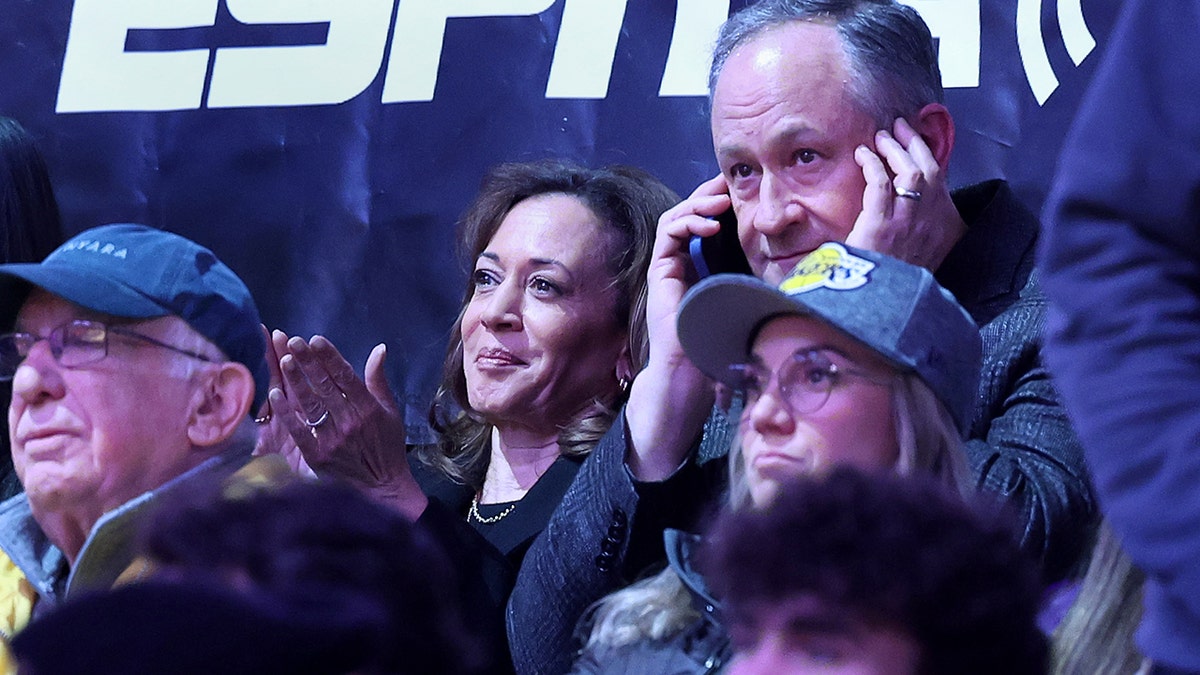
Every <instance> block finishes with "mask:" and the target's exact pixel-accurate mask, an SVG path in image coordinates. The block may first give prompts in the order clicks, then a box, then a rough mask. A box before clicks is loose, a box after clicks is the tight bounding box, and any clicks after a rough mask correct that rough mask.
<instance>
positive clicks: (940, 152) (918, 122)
mask: <svg viewBox="0 0 1200 675" xmlns="http://www.w3.org/2000/svg"><path fill="white" fill-rule="evenodd" d="M912 125H913V129H914V130H915V131H916V132H917V133H918V134H920V135H921V138H923V139H925V144H926V145H928V146H929V151H930V152H932V153H933V158H934V159H935V160H937V163H938V166H940V167H942V171H943V172H945V170H946V167H947V166H948V165H949V164H950V152H951V151H952V150H954V118H953V117H951V116H950V111H949V110H947V109H946V106H944V105H942V104H941V103H930V104H928V105H926V106H925V107H924V108H921V110H920V111H919V112H917V114H916V116H915V118H914V119H913V120H912Z"/></svg>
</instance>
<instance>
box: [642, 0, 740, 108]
mask: <svg viewBox="0 0 1200 675" xmlns="http://www.w3.org/2000/svg"><path fill="white" fill-rule="evenodd" d="M728 16H729V0H679V2H678V4H677V5H676V7H675V32H674V33H672V35H671V51H670V52H668V53H667V66H666V68H664V69H663V77H662V84H661V85H660V86H659V88H658V95H659V96H707V95H708V67H709V64H710V63H711V62H712V48H713V43H715V42H716V40H717V32H718V31H719V30H720V29H721V24H723V23H725V19H726V17H728Z"/></svg>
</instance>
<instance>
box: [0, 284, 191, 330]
mask: <svg viewBox="0 0 1200 675" xmlns="http://www.w3.org/2000/svg"><path fill="white" fill-rule="evenodd" d="M78 320H84V321H97V322H100V323H104V324H107V325H110V326H122V325H133V324H136V325H138V326H143V327H145V329H148V330H155V329H161V330H168V329H169V328H170V327H171V326H172V324H174V323H175V322H179V323H183V320H182V319H180V318H178V317H174V316H164V317H156V318H153V319H131V318H128V317H122V316H114V315H112V314H105V313H103V312H97V311H95V310H92V309H88V308H87V307H83V306H81V305H77V304H75V303H74V302H71V301H70V300H67V299H65V298H63V297H61V296H58V295H55V294H53V293H51V292H49V291H46V290H43V289H41V288H37V287H34V288H33V289H32V290H30V291H29V295H27V296H26V298H25V302H24V303H22V304H21V308H20V310H18V311H17V316H16V320H15V321H14V323H13V330H14V331H17V332H22V333H34V334H38V335H44V334H46V333H47V332H49V331H50V330H53V329H54V328H57V327H58V326H61V325H62V324H64V323H66V322H68V321H78ZM172 320H174V321H172Z"/></svg>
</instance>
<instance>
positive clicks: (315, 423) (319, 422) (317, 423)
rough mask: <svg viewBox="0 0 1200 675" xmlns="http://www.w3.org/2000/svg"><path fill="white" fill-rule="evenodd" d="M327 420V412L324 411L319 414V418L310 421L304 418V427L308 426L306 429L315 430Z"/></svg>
mask: <svg viewBox="0 0 1200 675" xmlns="http://www.w3.org/2000/svg"><path fill="white" fill-rule="evenodd" d="M328 420H329V411H328V410H326V411H325V412H323V413H321V416H320V417H318V418H317V419H315V420H310V419H307V418H305V420H304V423H305V424H306V425H308V427H309V428H310V429H316V428H317V427H319V426H321V425H322V424H325V422H326V421H328Z"/></svg>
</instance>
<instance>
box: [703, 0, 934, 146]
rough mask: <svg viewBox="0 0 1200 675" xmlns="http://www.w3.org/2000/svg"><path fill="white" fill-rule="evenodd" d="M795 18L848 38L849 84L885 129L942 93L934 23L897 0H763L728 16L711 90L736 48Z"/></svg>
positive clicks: (713, 67)
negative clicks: (931, 25) (931, 28)
mask: <svg viewBox="0 0 1200 675" xmlns="http://www.w3.org/2000/svg"><path fill="white" fill-rule="evenodd" d="M793 21H808V22H814V23H824V24H827V25H830V26H832V27H833V28H834V29H835V30H836V31H837V33H838V36H839V37H840V38H841V42H842V48H843V49H844V50H845V55H846V62H847V68H848V70H849V73H850V80H851V81H850V82H849V87H848V91H849V93H850V95H851V97H852V99H853V100H854V101H855V102H856V103H857V104H858V106H859V108H860V109H861V110H862V111H863V112H864V113H866V114H867V115H869V116H870V117H871V118H872V119H873V120H875V123H876V124H877V125H878V126H879V128H881V129H891V127H892V123H893V121H895V119H896V118H897V117H907V116H909V115H912V114H913V113H915V112H917V111H918V110H920V109H921V108H922V107H923V106H925V105H926V104H929V103H941V102H942V100H943V92H942V75H941V70H940V69H939V68H938V62H937V50H936V48H935V45H934V42H933V36H932V35H931V34H930V32H929V27H928V26H927V25H926V24H925V21H924V20H923V19H922V18H921V15H920V14H919V13H917V10H915V9H913V8H912V7H909V6H908V5H904V4H901V3H899V2H896V1H895V0H760V2H756V3H754V4H751V5H749V6H747V7H746V8H744V9H742V10H741V11H739V12H737V13H736V14H734V15H733V16H731V17H729V20H728V21H726V22H725V23H724V24H723V25H722V26H721V31H720V33H719V35H718V36H717V42H716V45H715V47H714V48H713V58H712V65H711V68H710V70H709V79H708V84H709V91H710V92H712V91H713V90H715V89H716V84H717V78H718V77H720V75H721V70H722V69H723V68H724V67H725V61H726V60H727V59H728V58H729V55H730V54H731V53H732V52H733V50H734V49H736V48H737V47H739V46H741V45H742V44H745V43H747V42H749V41H751V40H753V39H754V38H755V37H757V36H759V35H760V34H762V33H763V32H765V31H767V30H770V29H772V28H776V27H778V26H782V25H785V24H788V23H791V22H793Z"/></svg>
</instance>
